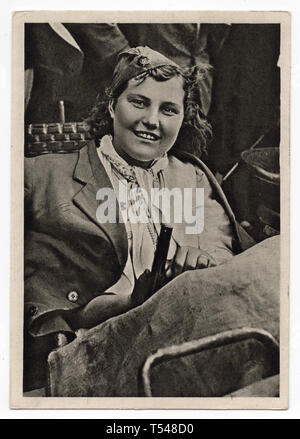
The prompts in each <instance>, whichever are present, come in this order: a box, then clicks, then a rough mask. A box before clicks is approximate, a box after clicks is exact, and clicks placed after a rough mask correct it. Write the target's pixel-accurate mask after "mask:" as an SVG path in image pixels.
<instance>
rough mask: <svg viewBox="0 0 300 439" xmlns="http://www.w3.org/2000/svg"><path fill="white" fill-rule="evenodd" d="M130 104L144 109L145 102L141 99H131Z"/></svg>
mask: <svg viewBox="0 0 300 439" xmlns="http://www.w3.org/2000/svg"><path fill="white" fill-rule="evenodd" d="M130 102H131V103H132V104H133V105H134V106H135V107H137V108H144V107H145V102H144V101H143V100H142V99H131V100H130Z"/></svg>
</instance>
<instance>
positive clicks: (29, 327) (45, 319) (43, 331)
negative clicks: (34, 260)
mask: <svg viewBox="0 0 300 439" xmlns="http://www.w3.org/2000/svg"><path fill="white" fill-rule="evenodd" d="M35 166H36V159H35V158H34V157H31V158H25V159H24V244H25V245H24V252H25V267H24V268H25V275H24V293H25V296H24V326H25V330H26V331H28V332H29V333H30V334H31V335H33V336H42V335H47V334H50V333H55V332H65V333H68V332H73V331H72V330H71V328H70V327H69V325H68V324H67V323H66V321H65V320H64V318H63V316H62V315H61V313H59V312H57V311H56V312H50V313H48V310H49V306H48V304H47V303H43V301H42V300H40V301H35V300H34V299H33V296H32V295H31V294H30V290H31V289H32V288H31V283H32V279H33V277H34V275H35V269H34V267H27V266H26V247H27V246H26V242H27V239H28V235H30V228H31V225H32V222H33V193H34V185H35ZM28 292H29V294H28Z"/></svg>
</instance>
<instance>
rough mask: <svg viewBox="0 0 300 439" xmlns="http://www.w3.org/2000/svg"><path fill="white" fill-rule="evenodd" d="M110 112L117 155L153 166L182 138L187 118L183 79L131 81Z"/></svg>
mask: <svg viewBox="0 0 300 439" xmlns="http://www.w3.org/2000/svg"><path fill="white" fill-rule="evenodd" d="M109 110H110V116H111V118H112V120H113V144H114V147H115V148H116V150H117V152H118V153H119V154H120V155H121V156H122V152H123V151H124V152H125V154H127V155H129V156H130V157H132V158H134V159H136V160H139V161H142V162H151V161H153V160H155V159H157V158H159V157H162V156H163V155H164V154H165V153H167V152H168V151H169V150H170V149H171V148H172V146H173V145H174V143H175V140H176V138H177V136H178V132H179V130H180V127H181V125H182V122H183V117H184V90H183V79H182V78H181V77H178V76H177V77H173V78H171V79H169V80H168V81H165V82H158V81H156V80H155V79H153V78H151V77H147V78H146V79H145V80H144V81H143V82H142V83H136V81H134V80H130V81H129V82H128V86H127V88H126V89H125V90H124V91H123V93H122V94H121V95H120V96H119V98H118V99H117V100H116V102H115V101H113V100H111V101H110V106H109Z"/></svg>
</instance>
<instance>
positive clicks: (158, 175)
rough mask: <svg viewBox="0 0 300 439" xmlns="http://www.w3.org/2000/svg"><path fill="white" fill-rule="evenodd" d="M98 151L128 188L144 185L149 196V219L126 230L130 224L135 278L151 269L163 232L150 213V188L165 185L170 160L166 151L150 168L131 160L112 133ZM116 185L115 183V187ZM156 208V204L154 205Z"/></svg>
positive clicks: (146, 205)
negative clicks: (121, 152)
mask: <svg viewBox="0 0 300 439" xmlns="http://www.w3.org/2000/svg"><path fill="white" fill-rule="evenodd" d="M99 152H100V154H101V155H102V157H104V159H105V160H106V161H107V163H109V166H110V168H111V171H112V172H113V174H115V176H116V177H117V179H118V180H119V181H120V180H126V181H127V183H128V186H129V190H130V189H133V188H142V189H144V190H145V191H146V192H147V194H148V200H145V199H144V202H143V209H144V212H145V215H146V216H147V218H148V222H146V223H143V222H141V223H129V222H127V233H128V228H130V232H129V236H132V262H133V268H134V272H135V276H136V278H139V276H140V275H141V274H142V273H143V272H144V271H145V269H148V270H151V268H152V262H153V258H154V252H155V249H156V243H157V237H158V234H159V232H160V224H159V223H157V222H153V220H152V217H151V214H150V212H151V209H150V205H149V204H150V203H151V201H152V199H151V189H152V188H158V189H162V188H164V187H165V179H164V172H163V171H164V169H166V167H167V166H168V164H169V159H168V156H167V154H165V155H164V156H163V157H160V158H158V159H156V160H155V161H154V162H153V163H152V164H151V166H150V167H149V168H147V169H144V168H142V167H140V166H133V165H130V164H128V163H127V162H126V161H125V160H124V159H123V158H122V157H120V155H119V154H118V153H117V152H116V150H115V148H114V146H113V143H112V138H111V136H109V135H106V136H104V137H103V138H102V139H101V141H100V147H99ZM116 189H117V188H116V187H115V190H116ZM152 208H153V205H152Z"/></svg>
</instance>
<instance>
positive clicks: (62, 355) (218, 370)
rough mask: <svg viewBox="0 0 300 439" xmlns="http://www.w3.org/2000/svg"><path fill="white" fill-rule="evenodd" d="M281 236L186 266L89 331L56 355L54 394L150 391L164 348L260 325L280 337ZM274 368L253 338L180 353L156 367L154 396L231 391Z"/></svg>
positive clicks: (51, 389)
mask: <svg viewBox="0 0 300 439" xmlns="http://www.w3.org/2000/svg"><path fill="white" fill-rule="evenodd" d="M279 292H280V237H279V236H275V237H272V238H269V239H267V240H265V241H263V242H261V243H260V244H257V245H255V246H254V247H252V248H250V249H249V250H247V251H245V252H244V253H242V254H240V255H237V256H235V257H233V258H232V259H231V260H230V261H229V262H227V263H225V264H223V265H220V266H217V267H213V268H207V269H202V270H194V271H188V272H185V273H183V274H182V275H180V276H178V277H177V278H175V279H174V280H173V281H171V282H170V283H169V284H167V285H166V286H165V287H163V288H162V289H161V290H159V291H158V292H157V293H156V294H155V295H154V296H152V297H151V298H150V299H149V300H148V301H146V302H145V303H144V304H143V305H141V306H139V307H137V308H135V309H132V310H130V311H129V312H127V313H125V314H123V315H120V316H118V317H114V318H111V319H109V320H108V321H106V322H104V323H102V324H101V325H99V326H97V327H95V328H93V329H91V330H88V331H82V333H80V334H79V336H78V338H77V339H75V340H74V341H73V342H72V343H70V344H69V345H67V346H64V347H63V348H60V349H59V350H57V351H54V352H52V353H51V354H50V356H49V359H48V364H49V383H50V384H49V393H50V396H105V397H108V396H142V395H143V385H142V381H141V368H142V366H143V364H144V363H145V360H146V358H147V357H148V356H149V355H150V354H152V353H154V352H156V351H157V349H159V348H161V347H166V346H170V345H173V344H179V343H183V342H186V341H190V340H196V339H199V338H202V337H205V336H208V335H212V334H217V333H219V332H222V331H226V330H230V329H235V328H241V327H256V328H262V329H264V330H266V331H268V332H270V333H271V334H272V335H273V337H275V338H276V339H277V340H278V338H279ZM274 373H276V371H275V372H274V365H273V364H271V362H270V360H269V357H268V352H267V348H266V347H265V346H264V344H262V343H261V342H259V341H256V340H246V341H241V342H237V343H233V344H230V345H227V346H222V347H219V348H214V349H211V350H209V351H205V352H201V353H197V354H193V355H189V356H186V357H183V358H179V359H172V360H170V361H167V362H165V363H162V364H160V365H158V366H156V367H155V368H153V371H152V375H151V376H152V391H153V393H152V394H153V396H223V395H226V394H229V393H230V392H234V391H235V390H237V389H240V388H242V387H245V386H247V385H249V384H251V383H253V382H255V381H258V380H261V379H263V378H266V377H268V376H270V375H272V374H274Z"/></svg>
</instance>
